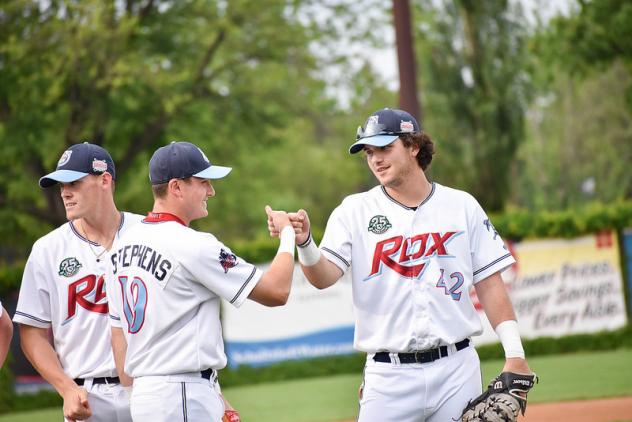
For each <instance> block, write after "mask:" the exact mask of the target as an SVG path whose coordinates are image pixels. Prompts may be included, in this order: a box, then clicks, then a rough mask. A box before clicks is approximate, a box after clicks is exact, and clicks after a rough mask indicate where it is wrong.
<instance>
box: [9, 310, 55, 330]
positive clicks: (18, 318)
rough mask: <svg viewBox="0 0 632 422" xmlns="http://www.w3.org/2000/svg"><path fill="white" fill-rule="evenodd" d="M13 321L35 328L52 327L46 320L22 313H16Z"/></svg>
mask: <svg viewBox="0 0 632 422" xmlns="http://www.w3.org/2000/svg"><path fill="white" fill-rule="evenodd" d="M13 320H14V321H15V322H17V323H20V324H26V325H32V326H34V327H42V328H48V327H49V326H50V325H51V322H50V321H46V320H45V319H41V318H38V317H36V316H33V315H30V314H27V313H25V312H21V311H15V315H14V316H13ZM36 322H37V323H36Z"/></svg>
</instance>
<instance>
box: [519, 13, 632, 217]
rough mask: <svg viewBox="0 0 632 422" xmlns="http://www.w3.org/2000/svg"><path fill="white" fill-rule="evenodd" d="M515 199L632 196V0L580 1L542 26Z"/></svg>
mask: <svg viewBox="0 0 632 422" xmlns="http://www.w3.org/2000/svg"><path fill="white" fill-rule="evenodd" d="M531 49H532V51H533V56H534V57H535V58H536V59H535V65H534V66H532V67H531V76H532V80H533V81H534V98H535V100H534V101H533V103H532V104H531V105H530V108H529V112H528V128H529V136H528V138H529V139H528V141H527V142H526V143H525V144H524V145H523V148H522V149H521V151H520V153H519V162H518V166H517V168H516V172H515V174H514V177H513V178H512V180H513V181H514V186H515V190H514V200H515V202H516V204H518V205H520V206H523V207H527V208H530V209H541V208H546V209H564V208H570V207H574V206H577V205H579V204H581V203H585V202H587V201H595V200H596V201H602V202H609V201H613V200H616V199H621V198H626V197H627V198H629V197H632V173H630V171H629V169H628V167H629V163H630V162H632V101H631V99H632V73H631V71H632V4H630V3H629V2H625V1H616V0H603V1H591V2H579V4H578V8H577V9H575V10H574V11H573V12H572V13H570V14H569V15H566V16H564V15H561V16H557V17H556V18H554V19H553V20H552V21H551V22H550V23H549V24H548V25H543V26H541V27H539V28H538V31H537V32H536V33H535V34H534V36H533V37H532V43H531Z"/></svg>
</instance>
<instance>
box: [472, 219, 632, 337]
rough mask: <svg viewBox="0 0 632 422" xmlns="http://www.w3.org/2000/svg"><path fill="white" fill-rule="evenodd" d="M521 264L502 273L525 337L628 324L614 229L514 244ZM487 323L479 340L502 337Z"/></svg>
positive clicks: (601, 328)
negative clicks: (566, 237) (577, 236)
mask: <svg viewBox="0 0 632 422" xmlns="http://www.w3.org/2000/svg"><path fill="white" fill-rule="evenodd" d="M512 253H513V254H514V257H516V259H517V261H518V262H517V264H516V265H514V266H513V267H512V268H510V269H509V270H507V271H505V272H504V273H503V279H504V280H505V283H506V286H507V289H508V291H509V296H510V298H511V301H512V303H513V305H514V309H515V311H516V315H517V317H518V325H519V327H520V333H521V335H522V337H523V338H536V337H542V336H553V337H559V336H563V335H568V334H579V333H593V332H597V331H601V330H613V329H616V328H620V327H622V326H623V325H625V323H626V311H625V302H624V295H623V281H622V277H621V263H620V260H619V247H618V244H617V237H616V234H615V233H614V232H610V231H608V232H601V233H598V234H594V235H588V236H582V237H579V238H574V239H548V240H525V241H522V242H518V243H514V244H512ZM479 312H480V316H481V319H482V320H483V321H484V324H485V332H484V333H483V335H482V336H479V337H475V338H474V342H475V343H477V344H482V343H489V342H497V341H498V339H497V337H496V335H495V333H494V332H493V330H492V329H491V327H490V326H489V323H488V322H487V319H486V318H485V316H484V314H483V312H482V311H479Z"/></svg>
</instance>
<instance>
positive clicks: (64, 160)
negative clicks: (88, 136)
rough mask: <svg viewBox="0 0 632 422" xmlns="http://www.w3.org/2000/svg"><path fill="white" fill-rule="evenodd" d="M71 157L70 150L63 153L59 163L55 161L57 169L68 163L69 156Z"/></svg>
mask: <svg viewBox="0 0 632 422" xmlns="http://www.w3.org/2000/svg"><path fill="white" fill-rule="evenodd" d="M71 155H72V151H71V150H66V151H64V153H63V154H62V155H61V157H59V161H57V167H61V166H63V165H65V164H66V163H67V162H68V161H70V156H71Z"/></svg>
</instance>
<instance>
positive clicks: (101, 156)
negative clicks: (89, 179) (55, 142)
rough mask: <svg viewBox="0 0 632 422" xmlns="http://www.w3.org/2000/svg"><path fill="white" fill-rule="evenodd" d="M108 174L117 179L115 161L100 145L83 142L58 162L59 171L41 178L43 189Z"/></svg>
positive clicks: (63, 155)
mask: <svg viewBox="0 0 632 422" xmlns="http://www.w3.org/2000/svg"><path fill="white" fill-rule="evenodd" d="M105 172H108V173H110V174H111V175H112V179H116V171H115V169H114V161H113V160H112V157H111V156H110V154H109V153H108V152H107V151H106V150H105V149H104V148H102V147H100V146H99V145H95V144H91V143H88V142H83V143H81V144H75V145H73V146H71V147H70V148H68V149H67V150H66V151H64V153H63V154H62V155H61V158H60V159H59V161H58V162H57V169H56V170H55V171H54V172H52V173H50V174H47V175H46V176H44V177H42V178H40V180H39V185H40V187H42V188H48V187H51V186H54V185H55V184H57V183H71V182H75V181H77V180H79V179H81V178H82V177H85V176H87V175H89V174H103V173H105Z"/></svg>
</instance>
